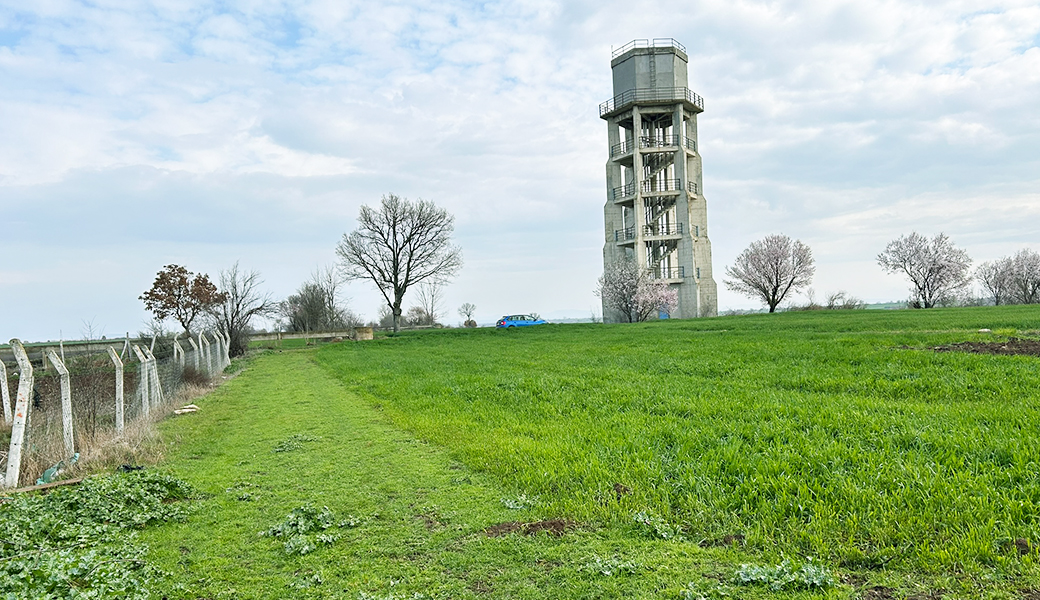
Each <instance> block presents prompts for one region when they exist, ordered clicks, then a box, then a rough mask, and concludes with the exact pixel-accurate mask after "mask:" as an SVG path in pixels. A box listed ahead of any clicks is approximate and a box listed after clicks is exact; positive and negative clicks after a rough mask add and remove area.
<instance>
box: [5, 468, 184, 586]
mask: <svg viewBox="0 0 1040 600" xmlns="http://www.w3.org/2000/svg"><path fill="white" fill-rule="evenodd" d="M194 494H195V491H194V490H193V488H191V487H190V486H189V485H188V484H186V483H185V482H183V481H181V480H178V479H175V478H173V477H169V476H167V475H163V474H160V473H155V472H150V471H144V472H142V471H137V472H133V473H126V474H120V475H107V476H96V477H90V478H88V479H85V480H84V481H83V483H82V484H80V485H79V486H77V487H75V488H73V487H67V488H61V489H57V490H54V491H52V492H50V493H49V494H45V495H39V494H19V495H15V496H11V497H8V498H5V499H4V502H3V504H0V531H2V532H3V534H2V535H3V539H2V541H0V592H2V593H5V594H7V596H6V597H9V598H39V599H52V598H53V599H64V598H69V599H72V598H92V597H94V598H126V599H134V600H136V599H144V598H147V597H149V592H148V590H149V589H150V588H151V587H152V585H153V584H154V582H155V580H156V579H157V578H160V577H161V576H162V573H161V572H160V571H158V570H157V569H155V568H154V567H153V566H151V565H150V564H149V562H148V561H147V560H146V556H145V555H146V548H145V547H144V546H141V545H138V544H137V543H136V536H135V533H134V532H135V531H136V530H139V529H142V528H144V527H147V526H150V525H155V524H157V523H162V522H165V521H170V520H182V519H184V518H185V517H186V516H187V514H188V512H189V511H190V506H189V505H188V503H186V502H183V501H184V500H187V499H189V498H191V497H192V496H194Z"/></svg>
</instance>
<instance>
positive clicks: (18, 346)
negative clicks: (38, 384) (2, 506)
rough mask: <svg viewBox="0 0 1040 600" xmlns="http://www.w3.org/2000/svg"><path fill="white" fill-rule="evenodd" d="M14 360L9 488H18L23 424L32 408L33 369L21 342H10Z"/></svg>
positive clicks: (15, 340)
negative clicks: (15, 380)
mask: <svg viewBox="0 0 1040 600" xmlns="http://www.w3.org/2000/svg"><path fill="white" fill-rule="evenodd" d="M11 350H13V351H14V359H15V360H16V361H18V368H19V369H20V374H19V377H18V396H17V397H16V398H15V405H14V423H13V425H12V426H11V447H10V450H9V451H8V453H7V477H6V478H5V479H4V485H5V486H6V487H9V488H15V487H18V475H19V472H20V471H21V468H22V442H23V441H24V440H25V422H26V420H28V418H29V408H30V407H31V406H32V404H31V402H30V401H31V399H32V389H33V369H32V363H30V362H29V357H28V355H26V354H25V348H24V347H22V342H20V341H19V340H17V339H13V340H11Z"/></svg>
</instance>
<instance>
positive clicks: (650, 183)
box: [640, 179, 682, 192]
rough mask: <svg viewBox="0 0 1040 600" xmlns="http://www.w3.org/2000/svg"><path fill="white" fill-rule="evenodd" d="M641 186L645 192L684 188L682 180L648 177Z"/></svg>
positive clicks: (673, 190)
mask: <svg viewBox="0 0 1040 600" xmlns="http://www.w3.org/2000/svg"><path fill="white" fill-rule="evenodd" d="M640 187H641V189H642V190H643V191H644V192H677V191H679V190H681V189H682V180H681V179H647V180H646V181H644V182H643V185H642V186H640Z"/></svg>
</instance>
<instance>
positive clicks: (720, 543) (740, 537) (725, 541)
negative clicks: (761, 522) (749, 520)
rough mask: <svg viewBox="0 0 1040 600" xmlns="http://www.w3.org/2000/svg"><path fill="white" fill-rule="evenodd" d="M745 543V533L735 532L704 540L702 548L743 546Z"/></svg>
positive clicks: (701, 544)
mask: <svg viewBox="0 0 1040 600" xmlns="http://www.w3.org/2000/svg"><path fill="white" fill-rule="evenodd" d="M743 545H744V534H742V533H734V534H731V535H724V536H722V537H721V538H718V539H712V540H702V541H701V543H700V547H701V548H726V547H729V546H743Z"/></svg>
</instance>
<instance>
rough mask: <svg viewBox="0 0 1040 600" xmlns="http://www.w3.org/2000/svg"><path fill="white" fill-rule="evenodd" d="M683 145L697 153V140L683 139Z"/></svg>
mask: <svg viewBox="0 0 1040 600" xmlns="http://www.w3.org/2000/svg"><path fill="white" fill-rule="evenodd" d="M685 144H686V147H687V148H689V149H690V150H693V151H694V152H696V151H697V140H692V139H690V138H686V139H685Z"/></svg>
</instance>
